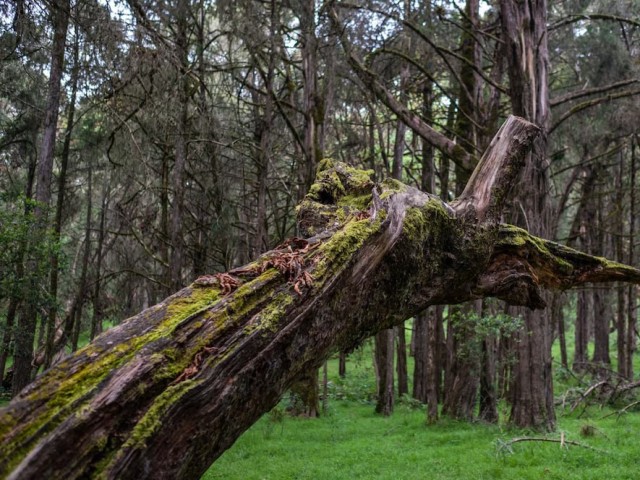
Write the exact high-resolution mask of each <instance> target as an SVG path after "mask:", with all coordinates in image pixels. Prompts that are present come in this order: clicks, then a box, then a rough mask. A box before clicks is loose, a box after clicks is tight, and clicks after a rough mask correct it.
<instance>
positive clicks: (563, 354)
mask: <svg viewBox="0 0 640 480" xmlns="http://www.w3.org/2000/svg"><path fill="white" fill-rule="evenodd" d="M552 309H553V311H552V316H553V318H554V319H555V320H553V324H554V325H557V326H558V342H559V343H560V363H561V365H562V366H563V367H564V368H566V369H568V368H569V360H568V358H567V339H566V336H565V331H564V330H565V329H564V309H563V301H562V299H561V297H560V294H558V293H554V294H553V301H552Z"/></svg>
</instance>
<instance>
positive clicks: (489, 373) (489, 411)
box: [478, 336, 498, 423]
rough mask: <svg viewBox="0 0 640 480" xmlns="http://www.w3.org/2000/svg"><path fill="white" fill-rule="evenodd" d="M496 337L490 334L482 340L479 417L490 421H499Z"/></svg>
mask: <svg viewBox="0 0 640 480" xmlns="http://www.w3.org/2000/svg"><path fill="white" fill-rule="evenodd" d="M495 348H496V339H495V338H493V337H491V336H489V337H487V338H484V339H483V340H482V371H481V372H480V392H479V403H480V413H479V414H478V417H479V418H480V419H481V420H484V421H485V422H489V423H497V422H498V400H497V396H496V387H495V379H496V352H495Z"/></svg>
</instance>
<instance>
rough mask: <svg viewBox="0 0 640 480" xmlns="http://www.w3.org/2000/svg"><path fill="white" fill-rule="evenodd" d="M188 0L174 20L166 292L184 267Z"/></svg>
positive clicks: (179, 5) (177, 283) (178, 279)
mask: <svg viewBox="0 0 640 480" xmlns="http://www.w3.org/2000/svg"><path fill="white" fill-rule="evenodd" d="M189 5H190V1H189V0H178V3H177V7H176V13H175V19H176V20H175V22H176V39H175V55H176V59H177V61H178V62H179V68H178V69H177V72H176V73H177V77H178V106H177V107H178V108H177V110H178V118H177V122H176V124H177V132H176V136H175V142H174V148H175V161H174V164H173V172H172V175H171V179H172V187H173V203H172V204H171V230H170V232H171V233H170V239H169V240H170V244H171V257H170V261H169V291H171V292H174V291H176V290H178V289H180V288H182V287H183V286H184V285H183V282H182V268H183V266H184V239H183V237H184V235H185V232H184V231H183V228H182V225H183V216H184V214H183V210H184V196H185V180H184V179H185V174H186V169H187V155H188V152H187V138H188V130H189V125H188V121H189V57H188V53H189V52H188V48H189V44H188V42H189V39H188V21H189V20H188V16H189V15H190V12H189Z"/></svg>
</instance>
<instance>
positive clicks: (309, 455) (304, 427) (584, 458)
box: [202, 401, 640, 480]
mask: <svg viewBox="0 0 640 480" xmlns="http://www.w3.org/2000/svg"><path fill="white" fill-rule="evenodd" d="M330 405H331V407H330V412H329V414H328V415H326V416H324V417H321V418H318V419H300V418H290V417H285V418H284V419H282V420H281V421H277V422H276V421H274V420H273V418H275V417H276V416H269V415H265V416H264V417H263V418H262V419H261V420H260V421H259V422H258V423H257V424H255V425H254V426H253V427H252V428H251V429H249V430H248V431H247V432H246V433H245V434H244V435H243V436H242V437H241V438H240V439H239V440H238V441H237V442H236V444H235V445H234V446H233V447H232V448H231V449H229V450H228V451H227V452H225V453H224V454H223V455H222V457H221V458H220V459H218V461H217V462H216V463H215V464H214V465H213V467H212V468H210V469H209V471H208V472H207V473H206V474H205V475H204V476H203V477H202V478H203V479H204V480H214V479H227V480H233V479H238V480H240V479H243V480H250V479H256V480H258V479H314V480H317V479H336V478H349V479H357V478H361V479H387V478H388V479H394V480H401V479H424V478H431V479H466V478H469V479H499V478H504V479H540V478H545V479H547V478H548V479H556V478H557V479H562V480H568V479H576V480H577V479H580V480H584V479H609V480H611V479H637V478H638V476H639V472H640V442H638V440H637V433H638V432H639V431H640V416H639V415H634V414H629V415H625V416H622V417H620V418H619V419H618V418H617V417H616V416H611V417H609V418H605V419H602V418H600V417H602V416H603V415H604V413H605V412H602V411H599V410H598V411H597V412H595V411H594V414H595V415H594V416H591V417H590V418H585V417H584V416H583V417H582V418H580V419H578V418H575V417H574V418H561V419H560V422H559V428H558V432H557V433H555V434H552V435H549V438H559V436H560V432H564V434H565V438H566V440H571V441H577V442H579V443H582V444H585V445H589V446H591V447H593V448H595V449H597V450H590V449H586V448H581V447H578V446H569V447H568V448H562V447H561V446H560V444H558V443H542V442H535V443H516V444H513V445H512V446H511V452H509V451H508V450H507V449H502V450H501V449H500V448H499V445H501V443H502V442H506V441H508V440H510V439H512V438H514V437H520V436H524V435H526V432H522V431H515V430H509V429H505V428H504V427H500V426H492V425H483V424H469V423H464V422H457V421H452V420H447V419H443V420H441V421H440V422H439V423H438V424H436V425H432V426H427V425H425V421H424V420H425V414H424V412H423V411H422V410H421V409H417V410H416V409H412V408H410V407H408V406H404V405H400V406H399V407H398V408H397V409H396V411H395V412H394V414H393V415H392V416H391V417H389V418H383V417H380V416H377V415H374V414H373V408H372V407H371V406H370V405H361V404H358V403H356V402H353V401H334V402H332V403H331V404H330ZM585 425H590V426H592V427H595V429H594V432H595V433H594V434H593V435H592V436H588V437H583V436H582V435H581V430H582V429H583V427H584V426H585ZM532 435H534V436H538V435H535V434H532Z"/></svg>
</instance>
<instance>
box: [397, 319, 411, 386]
mask: <svg viewBox="0 0 640 480" xmlns="http://www.w3.org/2000/svg"><path fill="white" fill-rule="evenodd" d="M405 325H406V322H405V323H403V324H402V325H398V326H397V327H396V337H397V339H398V342H397V344H396V353H397V357H398V361H397V363H396V370H397V373H398V397H402V396H403V395H408V394H409V381H408V378H407V377H408V374H407V339H406V336H405V335H406V334H405Z"/></svg>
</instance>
